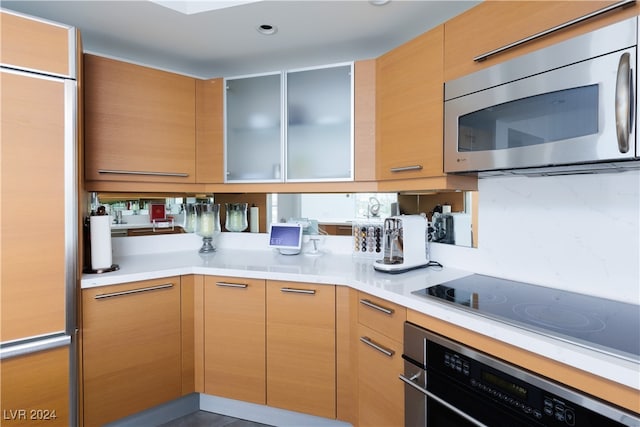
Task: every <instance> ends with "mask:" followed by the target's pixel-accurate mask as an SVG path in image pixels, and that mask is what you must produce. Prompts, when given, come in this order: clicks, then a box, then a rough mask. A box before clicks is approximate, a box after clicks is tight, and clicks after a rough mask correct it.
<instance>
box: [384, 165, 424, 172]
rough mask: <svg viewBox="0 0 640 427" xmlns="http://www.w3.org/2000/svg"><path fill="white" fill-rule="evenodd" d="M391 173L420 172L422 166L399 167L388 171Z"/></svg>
mask: <svg viewBox="0 0 640 427" xmlns="http://www.w3.org/2000/svg"><path fill="white" fill-rule="evenodd" d="M389 170H390V171H391V172H393V173H396V172H408V171H420V170H422V165H413V166H401V167H397V168H391V169H389Z"/></svg>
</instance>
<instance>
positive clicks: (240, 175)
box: [225, 74, 282, 182]
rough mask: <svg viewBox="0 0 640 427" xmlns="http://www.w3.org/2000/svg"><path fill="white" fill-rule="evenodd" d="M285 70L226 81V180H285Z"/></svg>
mask: <svg viewBox="0 0 640 427" xmlns="http://www.w3.org/2000/svg"><path fill="white" fill-rule="evenodd" d="M280 81H281V74H272V75H264V76H258V77H246V78H238V79H228V80H227V81H226V88H227V89H226V103H227V105H226V113H227V118H226V132H225V134H226V181H227V182H229V181H273V180H277V181H280V180H281V170H280V162H281V146H282V144H281V140H282V138H281V120H280V116H281V111H282V108H281V98H282V97H281V83H280Z"/></svg>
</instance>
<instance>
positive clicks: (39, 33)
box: [0, 11, 76, 89]
mask: <svg viewBox="0 0 640 427" xmlns="http://www.w3.org/2000/svg"><path fill="white" fill-rule="evenodd" d="M0 40H2V59H1V60H0V62H2V64H3V65H11V66H13V67H17V68H21V69H26V70H34V71H43V72H45V73H47V74H56V75H60V76H68V77H75V76H76V70H75V67H74V66H73V65H74V64H75V62H74V58H75V52H74V51H73V49H74V46H73V45H74V43H75V31H74V30H73V29H72V28H71V27H69V26H66V25H59V24H53V23H51V22H42V21H38V20H36V19H31V18H28V17H25V16H20V15H16V14H13V13H11V12H9V11H2V12H0ZM3 89H4V88H3Z"/></svg>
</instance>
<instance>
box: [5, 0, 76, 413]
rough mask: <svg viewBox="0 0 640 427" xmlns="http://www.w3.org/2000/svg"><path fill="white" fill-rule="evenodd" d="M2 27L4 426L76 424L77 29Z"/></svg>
mask: <svg viewBox="0 0 640 427" xmlns="http://www.w3.org/2000/svg"><path fill="white" fill-rule="evenodd" d="M0 28H1V31H2V34H1V40H2V46H1V48H2V49H1V51H0V52H1V54H0V68H1V70H0V71H1V72H0V93H1V110H0V111H1V114H0V116H1V130H0V141H1V142H0V145H1V157H0V162H1V169H0V184H1V187H2V193H1V201H0V227H1V233H2V234H1V235H0V258H1V261H2V263H1V267H0V277H1V282H0V387H1V388H0V396H1V397H0V407H1V408H0V419H1V421H0V424H2V425H5V424H6V425H11V426H18V425H29V426H33V425H47V426H54V425H60V426H67V425H77V415H76V407H77V405H76V400H77V392H76V390H77V388H76V380H75V377H76V374H75V372H76V369H75V366H76V353H77V352H76V351H75V346H76V344H75V336H76V319H75V318H76V315H75V312H76V308H75V305H76V304H75V286H76V281H77V234H78V231H77V230H78V226H77V224H78V223H77V221H78V219H77V218H78V214H77V210H78V207H77V206H78V203H77V198H78V194H77V189H78V180H77V164H78V163H77V141H78V132H77V102H78V83H77V75H76V74H77V72H76V70H77V69H78V68H77V60H76V48H77V47H76V43H77V41H76V40H77V32H76V30H75V29H74V28H72V27H69V26H65V25H60V24H57V23H52V22H48V21H44V20H40V19H37V18H32V17H27V16H24V15H20V14H16V13H13V12H10V11H7V10H0Z"/></svg>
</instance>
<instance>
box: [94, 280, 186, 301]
mask: <svg viewBox="0 0 640 427" xmlns="http://www.w3.org/2000/svg"><path fill="white" fill-rule="evenodd" d="M168 288H173V283H166V284H164V285H158V286H149V287H148V288H138V289H130V290H128V291H121V292H111V293H108V294H99V295H96V296H95V297H94V298H95V299H104V298H113V297H120V296H123V295H131V294H138V293H140V292H150V291H159V290H160V289H168Z"/></svg>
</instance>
